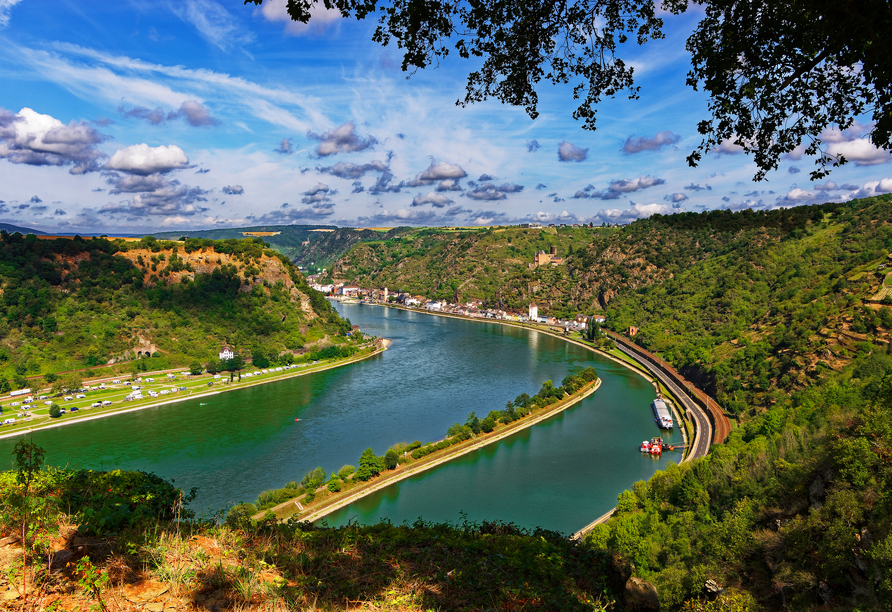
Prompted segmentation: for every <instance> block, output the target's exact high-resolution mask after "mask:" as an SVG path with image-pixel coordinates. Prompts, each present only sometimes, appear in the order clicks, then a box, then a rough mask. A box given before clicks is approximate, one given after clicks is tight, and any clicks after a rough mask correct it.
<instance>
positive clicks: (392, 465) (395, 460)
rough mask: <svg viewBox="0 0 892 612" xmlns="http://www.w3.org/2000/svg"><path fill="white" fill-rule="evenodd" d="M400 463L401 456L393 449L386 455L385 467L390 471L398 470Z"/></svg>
mask: <svg viewBox="0 0 892 612" xmlns="http://www.w3.org/2000/svg"><path fill="white" fill-rule="evenodd" d="M399 462H400V456H399V455H398V454H397V452H396V451H395V450H393V449H392V448H391V449H390V450H389V451H387V452H386V453H384V467H385V468H387V469H388V470H394V469H396V466H397V465H399Z"/></svg>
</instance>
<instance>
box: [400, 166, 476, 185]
mask: <svg viewBox="0 0 892 612" xmlns="http://www.w3.org/2000/svg"><path fill="white" fill-rule="evenodd" d="M466 176H468V173H467V172H465V171H464V169H463V168H462V167H461V166H459V165H458V164H450V163H449V162H443V161H441V162H439V163H436V162H435V161H434V160H431V165H430V166H429V167H428V168H427V169H426V170H424V171H422V172H419V173H418V174H416V175H415V178H414V179H412V180H411V181H409V182H408V183H406V185H408V186H409V187H421V186H422V185H430V184H432V183H437V182H440V181H446V180H450V179H451V180H458V179H462V178H464V177H466Z"/></svg>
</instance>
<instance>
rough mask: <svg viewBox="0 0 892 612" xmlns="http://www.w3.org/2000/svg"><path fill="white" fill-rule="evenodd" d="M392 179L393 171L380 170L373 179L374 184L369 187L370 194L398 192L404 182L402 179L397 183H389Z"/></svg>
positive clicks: (403, 185)
mask: <svg viewBox="0 0 892 612" xmlns="http://www.w3.org/2000/svg"><path fill="white" fill-rule="evenodd" d="M392 180H393V173H392V172H391V171H390V170H386V171H385V172H382V173H381V174H380V175H379V176H378V179H377V180H376V181H375V184H374V185H372V186H371V187H369V193H370V194H372V195H380V194H382V193H400V191H402V189H403V187H405V186H406V184H405V183H404V182H403V181H400V182H399V183H397V184H391V183H390V181H392Z"/></svg>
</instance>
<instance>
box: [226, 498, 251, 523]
mask: <svg viewBox="0 0 892 612" xmlns="http://www.w3.org/2000/svg"><path fill="white" fill-rule="evenodd" d="M255 514H257V506H255V505H254V504H237V505H235V506H233V507H232V508H230V509H229V512H228V513H227V514H226V524H227V525H228V526H229V527H232V528H233V529H237V528H239V527H243V526H246V525H250V523H251V517H252V516H254V515H255Z"/></svg>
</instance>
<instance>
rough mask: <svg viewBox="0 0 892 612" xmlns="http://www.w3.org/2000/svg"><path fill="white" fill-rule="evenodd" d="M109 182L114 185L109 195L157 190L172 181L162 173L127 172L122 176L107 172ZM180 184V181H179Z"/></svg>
mask: <svg viewBox="0 0 892 612" xmlns="http://www.w3.org/2000/svg"><path fill="white" fill-rule="evenodd" d="M106 176H107V177H108V178H107V182H108V183H109V184H110V185H112V188H111V189H110V190H109V192H108V194H109V195H118V194H120V193H141V192H146V191H155V190H156V189H162V188H163V187H167V186H168V185H169V184H171V183H170V181H168V180H167V178H166V177H164V176H163V175H161V174H147V175H140V174H125V175H124V176H121V175H120V174H118V173H117V172H112V173H106ZM177 184H179V183H177Z"/></svg>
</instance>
